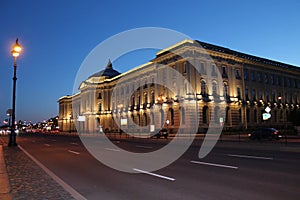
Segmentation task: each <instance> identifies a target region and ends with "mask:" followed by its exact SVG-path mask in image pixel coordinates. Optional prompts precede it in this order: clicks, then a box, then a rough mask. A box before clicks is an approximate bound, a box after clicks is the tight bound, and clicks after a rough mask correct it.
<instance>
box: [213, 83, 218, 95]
mask: <svg viewBox="0 0 300 200" xmlns="http://www.w3.org/2000/svg"><path fill="white" fill-rule="evenodd" d="M212 93H213V96H216V95H217V94H218V91H217V83H216V82H213V83H212Z"/></svg>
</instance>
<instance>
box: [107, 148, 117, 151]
mask: <svg viewBox="0 0 300 200" xmlns="http://www.w3.org/2000/svg"><path fill="white" fill-rule="evenodd" d="M105 149H106V150H108V151H120V150H119V149H111V148H105Z"/></svg>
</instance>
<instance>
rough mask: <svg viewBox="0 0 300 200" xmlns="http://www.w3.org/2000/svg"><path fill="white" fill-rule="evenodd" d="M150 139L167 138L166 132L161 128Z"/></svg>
mask: <svg viewBox="0 0 300 200" xmlns="http://www.w3.org/2000/svg"><path fill="white" fill-rule="evenodd" d="M152 137H157V138H160V137H164V138H166V139H167V138H168V130H167V129H165V128H163V129H161V130H159V131H158V132H157V133H156V134H154V135H153V136H152Z"/></svg>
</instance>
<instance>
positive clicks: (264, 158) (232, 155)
mask: <svg viewBox="0 0 300 200" xmlns="http://www.w3.org/2000/svg"><path fill="white" fill-rule="evenodd" d="M227 156H231V157H238V158H252V159H262V160H273V158H271V157H260V156H249V155H237V154H227Z"/></svg>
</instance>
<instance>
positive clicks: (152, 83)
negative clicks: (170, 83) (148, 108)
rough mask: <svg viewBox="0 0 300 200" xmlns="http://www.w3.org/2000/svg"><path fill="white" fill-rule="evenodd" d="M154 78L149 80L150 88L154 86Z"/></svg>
mask: <svg viewBox="0 0 300 200" xmlns="http://www.w3.org/2000/svg"><path fill="white" fill-rule="evenodd" d="M154 82H155V81H154V77H152V78H151V86H154Z"/></svg>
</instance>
